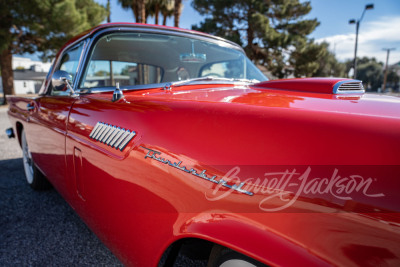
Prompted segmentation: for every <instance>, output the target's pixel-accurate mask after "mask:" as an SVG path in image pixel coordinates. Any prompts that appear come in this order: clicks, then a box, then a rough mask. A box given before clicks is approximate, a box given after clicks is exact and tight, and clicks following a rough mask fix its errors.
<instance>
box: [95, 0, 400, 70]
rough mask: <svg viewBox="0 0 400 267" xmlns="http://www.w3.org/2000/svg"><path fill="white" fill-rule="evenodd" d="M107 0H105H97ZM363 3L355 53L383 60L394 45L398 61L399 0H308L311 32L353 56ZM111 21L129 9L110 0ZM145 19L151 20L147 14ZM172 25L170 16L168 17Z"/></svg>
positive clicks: (187, 7)
mask: <svg viewBox="0 0 400 267" xmlns="http://www.w3.org/2000/svg"><path fill="white" fill-rule="evenodd" d="M96 1H97V2H98V3H101V4H104V5H105V4H106V3H107V0H96ZM301 1H302V2H304V1H303V0H301ZM191 2H192V1H191V0H183V4H184V8H183V12H182V16H181V23H180V27H181V28H185V29H190V28H191V25H193V24H197V23H199V22H200V21H202V20H203V17H202V16H200V14H199V13H197V11H195V10H194V9H193V8H192V6H191ZM366 4H374V9H372V10H367V11H366V12H365V15H364V18H363V20H362V22H361V26H360V31H359V43H358V56H359V57H362V56H368V57H376V58H377V59H378V60H380V61H382V62H384V61H385V60H386V52H385V51H383V50H382V49H383V48H396V50H395V51H392V52H391V54H390V60H389V64H393V63H396V62H399V61H400V0H375V1H374V0H311V6H312V11H311V12H310V14H308V15H307V18H317V19H318V21H319V22H320V26H318V27H317V29H316V30H315V31H314V32H313V33H312V34H311V35H310V37H311V38H314V39H315V40H316V41H318V42H321V41H327V42H329V43H330V49H331V51H333V52H334V53H335V54H336V56H337V58H338V59H339V60H342V61H344V60H346V59H352V58H353V56H354V42H355V25H354V24H352V25H350V24H349V23H348V21H349V19H359V18H360V17H361V13H362V11H363V9H364V7H365V5H366ZM111 21H112V22H121V21H126V22H133V21H134V17H133V15H132V12H131V11H130V10H124V9H122V7H121V6H120V5H119V3H118V1H117V0H111ZM148 23H154V18H150V19H149V21H148ZM167 25H168V26H173V19H169V20H168V21H167Z"/></svg>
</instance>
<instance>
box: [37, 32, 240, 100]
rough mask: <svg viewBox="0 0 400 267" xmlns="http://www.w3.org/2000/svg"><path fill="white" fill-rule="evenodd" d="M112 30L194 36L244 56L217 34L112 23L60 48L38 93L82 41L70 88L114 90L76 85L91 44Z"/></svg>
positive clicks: (84, 91)
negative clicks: (85, 87) (231, 49)
mask: <svg viewBox="0 0 400 267" xmlns="http://www.w3.org/2000/svg"><path fill="white" fill-rule="evenodd" d="M112 32H133V33H140V32H142V33H156V34H157V33H158V34H168V35H175V36H179V37H188V38H194V39H198V40H202V41H208V42H212V43H216V44H221V45H223V46H225V47H230V48H233V49H235V50H238V51H240V52H241V53H243V54H244V55H245V56H246V53H245V52H244V50H243V48H242V47H241V46H239V45H238V44H236V43H234V42H232V41H229V40H226V39H224V38H221V37H218V36H212V35H207V34H205V33H201V32H192V31H189V30H185V29H181V30H177V29H169V28H158V27H153V26H149V25H127V24H120V25H118V24H117V25H112V26H109V27H104V28H99V29H93V31H91V32H89V33H88V34H85V35H83V36H82V37H80V38H78V39H77V40H75V41H74V42H72V43H70V44H68V45H67V46H65V47H64V48H62V50H61V51H60V52H59V55H58V57H57V58H56V60H55V62H54V64H53V65H52V68H51V70H50V75H49V77H48V79H47V88H46V89H45V90H44V92H43V93H42V94H40V95H50V91H51V89H50V85H51V79H52V77H53V74H54V72H55V70H56V69H57V68H58V67H59V64H60V61H61V59H62V57H63V56H64V55H65V53H67V52H68V51H69V50H70V49H71V48H73V47H75V46H76V45H78V44H79V43H80V42H82V41H84V46H83V49H82V53H81V56H80V59H79V62H78V68H77V71H76V74H75V80H74V84H73V85H72V88H73V89H74V90H75V92H76V93H77V94H88V93H99V92H112V91H114V89H115V87H111V86H110V87H102V88H95V87H94V88H91V89H80V88H78V85H79V84H80V82H81V79H82V77H83V72H84V71H86V67H87V64H88V60H89V59H90V58H89V57H90V52H91V51H92V48H93V45H95V44H96V42H97V40H98V39H99V38H100V37H101V36H102V35H104V34H106V33H112ZM166 84H168V82H167V83H158V84H144V85H132V86H129V88H127V89H122V90H143V89H153V88H160V87H164V86H165V85H166Z"/></svg>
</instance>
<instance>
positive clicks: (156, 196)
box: [8, 23, 400, 266]
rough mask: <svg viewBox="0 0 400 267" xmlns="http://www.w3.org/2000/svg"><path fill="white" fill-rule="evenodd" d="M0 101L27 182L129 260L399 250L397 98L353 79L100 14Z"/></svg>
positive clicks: (378, 260) (284, 257) (321, 261)
mask: <svg viewBox="0 0 400 267" xmlns="http://www.w3.org/2000/svg"><path fill="white" fill-rule="evenodd" d="M8 101H9V103H10V106H9V111H8V114H9V117H10V121H11V123H12V129H8V134H9V136H10V137H11V136H13V135H15V136H16V137H17V138H18V140H19V142H20V145H21V148H22V150H23V162H24V168H25V173H26V179H27V182H28V184H29V185H30V186H31V187H32V188H33V189H36V190H42V189H46V188H48V187H49V185H50V184H51V185H53V186H54V187H55V188H56V189H57V191H58V192H59V193H60V194H61V195H62V196H63V197H64V198H65V199H66V200H67V202H68V203H69V204H70V205H71V206H72V207H73V208H74V210H76V212H77V213H78V214H79V215H80V216H81V218H82V219H83V220H84V221H85V223H86V224H87V225H88V226H89V227H90V228H91V229H92V230H93V232H94V233H96V235H97V236H98V237H99V238H100V239H101V240H102V241H103V242H104V243H105V244H106V245H107V246H108V247H109V248H110V250H111V251H112V252H113V253H114V254H115V255H116V256H117V257H118V258H119V259H120V260H121V261H122V262H123V263H124V264H125V265H128V266H157V265H158V264H160V265H165V266H168V265H172V264H173V262H174V260H175V258H176V256H177V255H178V254H179V253H181V254H185V255H187V256H188V257H195V258H202V259H205V260H207V261H208V262H209V266H265V265H268V266H294V265H296V266H337V265H339V266H399V265H400V246H399V244H400V227H399V226H400V216H399V213H398V212H399V211H400V194H399V188H400V180H399V175H400V171H399V163H400V162H399V158H400V141H399V140H400V139H399V138H400V99H399V98H395V97H388V96H386V97H385V96H374V95H365V94H364V88H363V85H362V83H361V82H360V81H358V80H350V79H341V78H304V79H289V80H271V81H268V80H267V78H266V77H265V76H264V75H263V74H262V73H261V72H260V71H259V70H258V69H257V68H256V67H255V66H254V64H253V63H252V62H251V61H250V60H249V59H248V58H247V57H246V55H245V53H244V52H243V50H242V48H241V47H240V46H238V45H236V44H234V43H232V42H229V41H227V40H224V39H222V38H219V37H214V36H210V35H207V34H203V33H200V32H194V31H188V30H182V29H177V28H170V27H161V26H149V25H140V24H129V23H123V24H104V25H100V26H98V27H96V28H94V29H91V30H89V31H87V32H85V33H83V34H81V35H79V36H77V37H76V38H74V39H72V40H71V41H69V42H68V43H67V44H66V45H65V46H64V47H63V48H62V49H61V50H60V52H59V53H58V55H57V57H56V60H55V61H54V64H53V66H52V68H51V70H50V72H49V73H48V75H47V78H46V81H45V82H44V83H43V86H42V88H41V91H40V93H39V96H38V97H32V98H28V97H15V96H14V97H9V98H8ZM44 227H45V226H44ZM163 255H164V256H163ZM161 259H162V260H161ZM233 264H236V265H233Z"/></svg>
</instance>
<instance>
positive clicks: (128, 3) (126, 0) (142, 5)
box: [118, 0, 147, 23]
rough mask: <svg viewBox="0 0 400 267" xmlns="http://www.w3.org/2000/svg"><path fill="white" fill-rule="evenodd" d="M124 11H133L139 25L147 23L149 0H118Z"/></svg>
mask: <svg viewBox="0 0 400 267" xmlns="http://www.w3.org/2000/svg"><path fill="white" fill-rule="evenodd" d="M118 2H119V3H120V4H121V6H122V8H124V9H132V12H133V15H134V17H135V19H136V22H138V23H146V2H147V0H118Z"/></svg>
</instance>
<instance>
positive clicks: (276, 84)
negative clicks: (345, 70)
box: [257, 78, 351, 94]
mask: <svg viewBox="0 0 400 267" xmlns="http://www.w3.org/2000/svg"><path fill="white" fill-rule="evenodd" d="M341 81H351V79H340V78H298V79H282V80H272V81H266V82H261V83H259V84H258V85H257V86H259V87H263V88H269V89H283V90H294V91H301V92H312V93H324V94H332V91H333V87H334V85H335V84H337V83H338V82H341Z"/></svg>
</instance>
